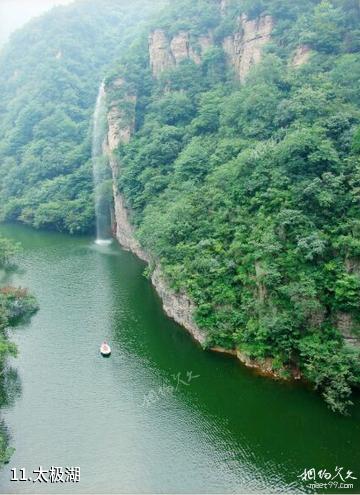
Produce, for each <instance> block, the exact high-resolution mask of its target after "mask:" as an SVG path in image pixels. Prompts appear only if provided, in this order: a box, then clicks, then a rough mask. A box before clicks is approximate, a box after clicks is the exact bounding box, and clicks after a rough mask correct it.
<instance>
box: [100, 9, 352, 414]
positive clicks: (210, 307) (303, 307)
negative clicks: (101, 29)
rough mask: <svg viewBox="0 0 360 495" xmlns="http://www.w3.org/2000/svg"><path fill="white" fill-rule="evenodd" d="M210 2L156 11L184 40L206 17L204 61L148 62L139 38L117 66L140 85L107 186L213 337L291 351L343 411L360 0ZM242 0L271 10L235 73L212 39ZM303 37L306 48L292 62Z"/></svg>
mask: <svg viewBox="0 0 360 495" xmlns="http://www.w3.org/2000/svg"><path fill="white" fill-rule="evenodd" d="M219 9H220V7H219V3H218V2H206V1H197V2H189V1H183V2H178V3H177V5H176V6H175V7H174V8H172V9H167V10H166V12H165V15H163V16H162V17H160V18H159V19H158V21H157V23H156V24H154V26H153V29H155V28H156V29H158V28H159V27H160V28H161V29H163V30H164V31H165V32H166V34H167V36H168V37H171V36H172V35H174V33H177V32H179V30H182V31H186V32H188V33H190V40H192V39H194V40H195V42H194V44H195V45H196V39H198V38H199V36H201V35H206V34H207V33H209V30H210V31H211V32H212V33H213V40H214V42H213V46H212V47H211V48H210V49H209V50H207V51H206V52H205V54H204V55H203V57H202V61H201V63H195V62H194V61H192V60H184V61H183V62H182V63H180V64H178V65H177V66H176V67H171V68H169V70H166V71H164V72H162V73H161V74H160V76H159V77H158V78H154V77H152V74H151V67H150V63H149V57H148V55H147V45H146V43H147V39H146V38H144V39H143V42H142V43H141V41H139V46H138V47H136V48H135V49H134V51H133V52H130V53H128V54H127V57H126V58H125V59H124V61H123V64H122V65H121V66H119V68H118V70H117V77H118V75H119V74H120V75H121V77H123V78H124V79H125V80H127V81H128V88H127V92H128V93H129V92H130V94H136V95H137V96H138V105H137V108H136V132H135V135H134V137H133V139H132V140H131V141H130V143H129V144H126V145H120V147H119V149H118V161H119V164H120V176H119V188H120V191H121V192H122V194H123V195H124V197H125V198H126V201H127V205H128V207H129V208H130V209H131V212H132V221H133V223H134V225H136V227H137V233H138V238H139V240H140V241H141V244H142V245H143V246H144V247H145V248H146V249H147V251H148V252H150V253H152V255H153V259H154V262H155V263H157V264H160V265H161V267H162V270H163V272H164V273H165V274H166V276H167V278H168V280H169V281H170V283H171V285H172V287H173V288H174V289H175V290H177V291H181V292H185V293H187V294H188V295H189V296H190V297H191V299H192V300H193V301H194V302H195V304H196V307H197V312H196V322H197V323H198V325H199V326H200V327H201V328H203V329H206V331H207V335H208V342H207V345H208V346H209V347H211V346H214V345H218V346H222V347H225V348H230V349H232V348H235V347H236V348H239V349H241V350H242V351H243V352H245V353H246V354H247V355H249V356H250V357H251V358H253V359H255V360H258V361H261V360H264V359H265V358H267V357H272V358H273V364H272V366H273V369H274V370H278V371H279V374H286V373H287V372H288V371H289V370H290V369H291V368H292V367H293V366H295V367H298V366H299V367H300V369H301V372H302V374H303V376H304V377H305V378H306V379H307V380H309V381H310V382H312V383H314V384H315V386H316V387H317V388H319V389H320V390H321V391H322V393H323V395H324V398H325V399H326V401H327V402H328V404H329V405H330V407H331V408H332V409H333V410H337V411H341V412H344V411H345V410H346V407H347V405H348V404H349V403H350V401H349V396H350V394H351V387H352V386H356V385H358V384H359V380H360V362H359V351H358V349H356V348H355V347H352V346H350V345H344V338H343V335H342V333H344V334H346V335H347V336H349V334H351V335H353V336H354V335H359V333H358V332H359V327H360V310H359V308H360V304H359V303H360V270H359V268H360V223H359V218H360V215H359V214H360V209H359V206H360V205H359V180H360V175H359V174H360V167H359V166H360V127H359V123H360V100H359V94H360V53H359V50H360V30H359V25H360V7H359V4H358V2H356V1H347V0H338V1H333V2H331V1H322V2H318V1H312V0H308V1H306V2H301V3H299V2H296V3H295V2H293V1H289V0H288V1H285V0H282V1H276V0H268V1H249V2H246V1H239V2H232V3H230V5H229V3H228V7H227V9H226V10H225V12H223V14H222V15H221V14H220V12H219ZM241 13H246V15H247V18H248V19H253V18H256V17H257V16H259V15H260V14H261V15H271V16H272V18H273V19H274V29H273V33H272V38H271V41H270V42H269V43H268V44H267V46H266V47H265V48H264V54H263V58H262V62H261V63H260V64H258V65H257V66H254V67H253V69H252V70H251V71H250V73H249V74H248V76H247V77H246V81H245V83H243V84H241V85H240V84H239V82H238V81H237V80H236V77H235V76H234V70H233V67H231V65H230V66H229V64H227V63H226V60H225V53H224V50H223V45H222V43H223V40H224V38H225V37H226V36H228V35H229V34H231V33H233V32H234V31H236V29H237V28H236V24H237V22H238V19H239V15H240V14H241ZM299 46H306V48H307V50H309V54H311V55H310V56H309V58H308V60H307V63H304V64H303V65H301V66H297V65H295V64H294V63H292V58H293V57H294V53H296V49H297V48H298V47H299ZM113 77H115V75H114V76H113ZM108 85H109V88H110V89H109V91H110V90H111V77H110V78H109V81H108ZM125 100H126V97H125ZM125 103H126V101H125ZM344 321H345V322H346V324H344Z"/></svg>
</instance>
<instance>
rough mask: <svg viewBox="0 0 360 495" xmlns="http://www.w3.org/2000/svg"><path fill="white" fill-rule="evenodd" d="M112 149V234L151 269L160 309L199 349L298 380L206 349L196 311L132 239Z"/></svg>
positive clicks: (294, 373)
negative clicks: (194, 316) (196, 319)
mask: <svg viewBox="0 0 360 495" xmlns="http://www.w3.org/2000/svg"><path fill="white" fill-rule="evenodd" d="M112 148H113V147H109V146H106V147H105V151H106V153H107V155H108V157H109V161H110V166H111V170H112V175H113V194H114V219H115V226H114V228H113V232H114V234H115V237H116V239H117V241H118V242H119V244H120V245H121V246H122V248H123V249H126V250H128V251H131V252H132V253H133V254H135V255H136V256H137V257H138V258H140V259H141V260H142V261H145V262H146V263H147V264H148V265H150V266H151V267H152V270H151V275H150V279H151V282H152V285H153V286H154V288H155V290H156V292H157V294H158V295H159V297H160V299H161V301H162V306H163V309H164V311H165V313H166V314H167V316H169V317H170V318H172V319H173V320H174V321H176V323H178V324H179V325H181V326H182V327H183V328H184V329H185V330H187V331H188V333H189V334H190V335H191V336H192V338H193V339H194V340H195V341H196V342H197V343H198V344H200V345H201V346H202V347H203V348H207V349H208V350H210V351H213V352H217V353H221V354H225V355H228V356H232V357H235V358H237V359H238V360H239V361H240V362H241V363H242V364H243V365H245V366H246V367H247V368H251V369H252V370H254V371H255V372H256V373H258V374H260V375H263V376H267V377H270V378H273V379H282V380H290V379H293V380H300V379H301V378H302V377H301V372H300V369H299V368H297V367H291V368H290V367H289V368H278V369H274V367H273V359H272V358H266V359H264V360H262V361H259V360H256V359H252V358H251V357H250V356H248V355H247V354H246V353H245V352H243V351H242V350H241V349H226V348H223V347H219V346H216V347H207V346H206V332H205V330H203V329H201V328H200V327H199V326H198V325H197V324H196V323H195V321H194V318H193V314H194V312H195V310H196V308H195V305H194V303H193V302H192V301H191V299H190V298H189V297H188V296H187V295H186V294H184V293H176V292H174V291H173V290H172V289H171V287H170V286H169V284H168V282H167V280H166V278H165V276H164V274H163V273H162V270H161V266H160V265H159V264H158V263H156V261H155V260H154V259H152V257H151V255H150V253H147V252H146V251H145V250H144V249H143V247H142V246H141V245H140V243H139V242H138V240H137V239H136V235H135V229H134V227H133V225H132V224H131V221H130V215H129V211H128V210H127V208H126V205H125V200H124V198H123V196H122V195H121V193H120V192H119V190H118V187H117V182H118V175H119V164H118V163H117V160H116V158H115V156H114V154H113V153H112V151H111V149H112Z"/></svg>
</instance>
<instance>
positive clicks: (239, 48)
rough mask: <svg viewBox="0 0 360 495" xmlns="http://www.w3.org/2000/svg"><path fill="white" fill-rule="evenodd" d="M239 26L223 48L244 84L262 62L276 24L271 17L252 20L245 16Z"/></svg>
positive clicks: (225, 41) (241, 18)
mask: <svg viewBox="0 0 360 495" xmlns="http://www.w3.org/2000/svg"><path fill="white" fill-rule="evenodd" d="M238 24H239V29H238V31H237V32H236V33H234V34H233V35H231V36H227V37H226V38H225V39H224V41H223V48H224V51H225V53H226V54H227V56H228V60H229V62H230V63H231V65H232V67H233V68H234V70H235V74H236V76H237V78H238V79H239V80H240V81H241V82H244V81H245V79H246V76H247V75H248V73H249V71H250V69H251V67H252V66H253V65H255V64H258V63H259V62H260V60H261V55H262V50H263V48H264V46H265V45H266V43H268V42H269V41H270V39H271V33H272V30H273V26H274V22H273V19H272V17H271V16H269V15H263V16H260V17H259V18H257V19H251V20H250V19H248V18H247V16H246V15H245V14H243V15H242V16H241V17H240V18H239V21H238Z"/></svg>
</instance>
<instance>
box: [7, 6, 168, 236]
mask: <svg viewBox="0 0 360 495" xmlns="http://www.w3.org/2000/svg"><path fill="white" fill-rule="evenodd" d="M160 4H161V2H158V3H157V4H156V5H160ZM153 9H154V5H153V2H151V1H149V0H139V1H134V2H130V3H129V2H122V1H119V0H117V1H111V0H100V1H99V0H86V1H82V2H77V3H75V4H72V5H69V6H66V7H57V8H55V9H53V10H52V11H51V12H49V13H48V14H45V15H43V16H41V17H39V18H36V19H34V20H33V21H31V22H30V23H28V24H27V25H26V26H25V27H24V28H23V29H21V30H19V31H17V32H15V33H14V34H13V36H12V38H11V40H10V42H9V43H8V44H7V45H6V46H5V48H3V49H2V52H1V54H0V113H1V116H2V118H1V122H0V163H1V165H0V219H2V220H5V221H20V222H22V223H25V224H28V225H31V226H33V227H35V228H51V229H54V228H55V229H57V230H63V231H67V232H70V233H83V232H87V231H90V230H92V229H93V226H94V205H93V200H92V194H93V188H92V175H91V174H92V172H91V161H90V158H91V117H92V113H93V110H94V104H95V100H96V94H97V91H98V87H99V85H100V82H101V80H102V78H103V77H104V75H105V73H106V69H107V68H109V67H110V66H111V64H112V63H113V62H114V60H116V58H118V57H119V56H120V54H121V53H122V51H123V50H124V48H126V47H127V46H128V45H130V44H131V42H132V39H133V38H134V36H135V29H139V28H140V25H141V21H142V20H144V19H146V17H147V16H148V15H149V14H150V12H151V11H152V10H153Z"/></svg>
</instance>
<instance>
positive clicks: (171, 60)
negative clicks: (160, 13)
mask: <svg viewBox="0 0 360 495" xmlns="http://www.w3.org/2000/svg"><path fill="white" fill-rule="evenodd" d="M226 7H227V4H226V2H225V1H222V2H221V6H220V8H221V11H222V12H224V11H225V9H226ZM273 26H274V22H273V19H272V17H271V16H269V15H263V16H260V17H259V18H257V19H254V20H253V19H251V20H250V19H248V18H247V16H246V15H245V14H243V15H242V16H241V17H240V18H239V19H238V30H237V31H236V32H235V33H234V34H233V35H231V36H227V37H226V38H225V39H224V40H223V43H222V47H223V49H224V51H225V53H226V55H227V60H228V63H229V64H230V65H231V66H232V67H233V69H234V71H235V74H236V77H237V78H238V80H239V81H240V82H244V81H245V79H246V76H247V75H248V73H249V71H250V69H251V67H252V66H253V65H256V64H257V63H259V62H260V60H261V56H262V50H263V48H264V46H265V45H266V43H268V42H269V41H270V39H271V33H272V30H273ZM212 46H214V37H213V33H212V32H211V31H209V32H208V34H207V35H202V36H198V37H197V38H196V40H195V42H193V43H191V41H190V35H189V33H188V32H187V31H183V30H182V31H179V32H178V33H177V34H176V35H175V36H173V37H168V36H167V34H166V32H165V31H164V30H163V29H156V30H154V31H153V32H152V33H151V34H150V35H149V57H150V67H151V70H152V74H153V76H154V77H155V78H159V76H160V75H161V74H162V73H163V72H164V71H165V70H168V69H171V68H172V67H176V66H177V65H179V64H180V63H181V62H182V61H184V60H193V61H194V62H195V63H196V64H200V63H201V60H202V57H203V55H204V53H205V52H206V50H208V49H209V48H211V47H212Z"/></svg>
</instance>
